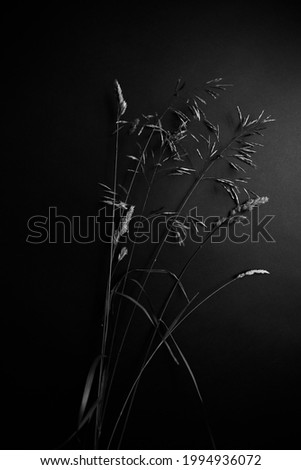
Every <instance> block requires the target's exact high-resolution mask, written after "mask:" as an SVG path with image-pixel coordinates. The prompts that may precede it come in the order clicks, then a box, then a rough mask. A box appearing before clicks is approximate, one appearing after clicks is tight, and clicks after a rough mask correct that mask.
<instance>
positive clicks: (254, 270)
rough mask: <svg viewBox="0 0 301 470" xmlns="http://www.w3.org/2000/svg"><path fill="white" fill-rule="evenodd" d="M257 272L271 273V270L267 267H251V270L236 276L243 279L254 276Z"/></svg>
mask: <svg viewBox="0 0 301 470" xmlns="http://www.w3.org/2000/svg"><path fill="white" fill-rule="evenodd" d="M255 274H271V273H270V272H269V271H267V270H266V269H250V270H249V271H245V272H243V273H241V274H238V276H236V279H242V278H243V277H245V276H254V275H255Z"/></svg>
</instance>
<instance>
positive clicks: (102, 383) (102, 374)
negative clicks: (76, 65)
mask: <svg viewBox="0 0 301 470" xmlns="http://www.w3.org/2000/svg"><path fill="white" fill-rule="evenodd" d="M118 150H119V113H118V114H117V120H116V139H115V158H114V167H113V174H114V181H113V205H112V235H111V241H110V261H109V273H108V282H107V288H106V298H105V311H104V318H103V330H102V343H101V361H100V371H99V381H98V394H97V396H98V397H99V398H100V401H99V405H98V406H97V409H96V422H95V432H94V447H95V449H97V447H98V440H99V438H100V434H101V428H102V409H103V404H104V396H105V392H106V390H105V388H106V347H107V338H108V331H109V317H110V309H111V285H112V267H113V257H114V240H115V237H114V233H115V202H116V189H117V171H118Z"/></svg>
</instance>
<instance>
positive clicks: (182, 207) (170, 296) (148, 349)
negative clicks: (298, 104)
mask: <svg viewBox="0 0 301 470" xmlns="http://www.w3.org/2000/svg"><path fill="white" fill-rule="evenodd" d="M243 134H244V132H242V133H241V134H239V135H238V136H237V135H236V136H234V137H232V138H231V139H230V141H229V142H228V143H227V144H226V145H224V147H223V148H222V149H220V152H219V157H220V158H223V153H224V152H225V151H226V150H227V149H228V148H229V147H230V146H231V145H232V144H233V142H234V141H235V140H236V139H237V138H240V137H242V136H243ZM215 160H216V159H214V160H212V161H211V162H210V163H209V164H208V165H207V166H205V168H204V170H203V172H202V173H201V174H200V175H199V176H198V177H197V178H196V180H195V182H194V184H193V185H192V186H191V188H190V189H189V191H188V192H187V193H186V195H185V197H184V199H183V201H182V202H181V204H180V207H179V209H178V211H177V215H176V217H178V216H179V215H180V214H181V212H182V210H183V209H184V207H185V205H186V203H187V202H188V200H189V199H190V197H191V195H192V193H193V192H194V191H195V189H196V188H197V186H198V185H199V183H200V181H202V180H204V179H205V175H206V174H207V172H208V170H209V169H210V168H211V167H212V165H213V164H214V162H215ZM217 228H218V227H216V228H215V229H214V230H213V231H212V232H210V234H208V236H207V238H206V239H205V240H204V242H203V243H202V245H200V246H199V247H198V249H197V250H196V251H195V252H194V253H193V254H192V256H191V257H190V259H189V260H188V261H187V262H186V264H185V266H184V267H183V269H182V271H181V273H180V276H179V277H178V279H177V280H176V281H175V283H174V286H173V287H172V289H171V291H170V294H169V296H168V298H167V300H166V302H165V305H164V307H163V310H162V311H161V314H160V317H159V322H160V320H162V318H163V315H164V313H165V311H166V309H167V306H168V304H169V302H170V300H171V298H172V296H173V294H174V292H175V289H176V287H177V285H178V284H179V282H180V280H181V278H182V277H183V276H184V274H185V272H186V271H187V269H188V267H189V266H190V264H191V262H192V261H193V259H194V258H195V257H196V255H197V253H198V252H199V250H200V249H201V248H202V246H203V245H204V243H205V242H206V241H207V240H208V239H209V238H210V237H211V236H212V234H213V233H214V231H215V230H216V229H217ZM169 231H170V229H167V232H166V234H165V236H164V237H163V239H162V242H161V244H160V245H159V247H158V249H157V251H156V252H155V255H154V258H153V261H152V264H151V266H150V269H152V268H153V266H154V264H155V263H156V261H157V258H158V256H159V254H160V252H161V250H162V248H163V246H164V244H165V242H166V240H167V237H168V235H169ZM148 277H149V274H147V276H146V279H145V280H144V283H143V285H142V288H141V291H140V294H139V296H138V301H139V298H140V296H141V294H142V289H144V287H145V285H146V283H147V281H148ZM134 312H135V307H134V309H133V312H132V315H133V314H134ZM131 318H132V317H131ZM156 333H157V328H155V331H154V332H153V335H152V337H151V340H150V343H149V346H148V348H147V351H146V353H145V356H144V362H143V363H145V361H146V359H147V357H148V354H149V352H150V350H151V347H152V344H153V341H154V339H155V336H156ZM138 384H139V380H138V381H137V383H136V385H135V388H134V390H133V394H132V398H131V403H130V405H129V409H128V413H127V417H126V419H125V423H124V428H123V431H122V436H123V434H124V431H125V426H126V424H127V421H128V417H129V413H130V410H131V407H132V404H133V401H134V397H135V394H136V391H137V387H138ZM120 444H121V440H120V441H119V445H120Z"/></svg>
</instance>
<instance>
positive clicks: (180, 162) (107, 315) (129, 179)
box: [70, 78, 274, 449]
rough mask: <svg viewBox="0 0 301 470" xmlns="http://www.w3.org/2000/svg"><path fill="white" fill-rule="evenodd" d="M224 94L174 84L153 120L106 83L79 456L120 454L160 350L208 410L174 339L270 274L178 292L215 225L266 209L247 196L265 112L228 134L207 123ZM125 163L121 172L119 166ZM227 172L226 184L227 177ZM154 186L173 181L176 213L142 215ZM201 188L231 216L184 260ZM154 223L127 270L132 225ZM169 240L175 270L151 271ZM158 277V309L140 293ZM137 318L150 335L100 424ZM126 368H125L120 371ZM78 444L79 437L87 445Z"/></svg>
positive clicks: (221, 87) (237, 122) (133, 245)
mask: <svg viewBox="0 0 301 470" xmlns="http://www.w3.org/2000/svg"><path fill="white" fill-rule="evenodd" d="M231 87H232V84H228V83H225V82H224V80H223V79H222V78H215V79H213V80H209V81H207V83H205V84H204V86H202V87H200V88H199V89H198V90H195V91H194V92H193V93H192V92H189V93H187V92H186V84H185V82H184V81H183V80H182V79H179V80H178V81H177V83H176V86H175V89H174V91H173V94H172V97H171V99H170V102H169V104H168V106H167V107H166V109H165V110H164V112H163V113H162V114H161V115H158V114H157V113H153V114H148V115H146V114H141V115H140V116H139V117H137V118H134V119H127V117H126V116H127V113H128V104H127V101H126V99H125V96H124V92H123V90H122V88H121V85H120V83H119V82H118V81H117V80H115V82H114V92H115V105H116V106H115V107H116V120H115V128H114V132H113V136H114V156H113V174H112V181H108V182H102V183H100V184H101V191H102V193H103V196H102V201H103V204H104V206H105V207H106V210H107V211H109V213H110V217H111V223H110V234H109V239H108V245H107V247H108V248H107V257H108V269H107V285H106V293H105V300H104V309H103V314H102V318H101V321H100V322H99V329H100V332H101V335H100V343H99V348H100V351H99V355H98V356H97V357H96V358H95V360H94V362H93V364H92V365H91V368H90V370H89V372H88V375H87V379H86V383H85V386H84V391H83V396H82V401H81V404H80V410H79V417H78V426H77V429H76V430H75V432H74V434H73V435H72V436H71V438H72V439H75V438H77V439H78V441H77V442H81V439H83V442H85V443H84V444H82V445H83V446H85V447H86V448H94V449H119V448H121V447H122V442H123V438H124V435H125V433H126V430H127V424H128V420H129V417H130V413H131V411H132V407H133V403H134V400H135V396H136V393H137V390H138V387H139V382H140V380H141V377H142V376H143V374H145V373H147V369H148V365H149V364H150V362H151V361H155V360H156V354H157V352H158V351H159V349H160V348H162V347H164V348H166V350H167V352H168V355H169V356H170V360H172V361H174V362H175V363H176V364H177V365H178V366H182V367H184V368H186V370H187V371H188V373H189V377H190V379H191V383H192V386H193V389H194V392H193V393H196V394H197V396H198V398H199V402H200V406H201V407H203V408H206V403H204V401H203V398H202V393H201V390H200V389H199V386H198V381H197V378H196V377H195V375H194V372H193V370H192V369H191V367H190V365H189V363H188V361H187V359H186V357H185V355H184V353H183V351H182V348H181V345H180V344H178V341H177V340H176V337H175V335H174V333H175V332H176V330H177V329H179V328H180V327H181V325H182V324H183V322H185V320H186V319H187V318H188V317H190V316H191V315H192V314H194V313H197V314H201V311H202V309H203V308H205V304H206V302H208V301H209V300H210V299H211V298H212V297H213V296H215V295H216V294H217V293H218V292H220V291H221V290H223V289H226V288H227V286H229V285H230V284H232V283H236V282H240V281H241V280H243V278H245V277H246V276H253V275H263V274H269V272H268V271H267V270H266V269H262V268H257V267H256V268H254V269H248V270H246V271H244V272H241V273H234V274H233V273H229V278H228V279H226V280H225V281H224V283H222V284H221V285H218V286H216V288H215V289H214V290H213V291H212V292H211V293H210V294H209V295H207V296H206V297H205V298H201V296H200V294H199V292H195V294H194V295H189V294H188V292H187V289H186V287H185V282H184V276H185V273H187V272H188V270H189V268H190V267H191V264H192V261H193V260H194V259H195V258H196V257H197V256H198V254H199V253H200V250H202V249H203V247H204V245H205V244H206V243H207V242H208V241H209V240H210V239H211V237H212V236H213V234H214V233H215V232H216V231H218V230H219V228H220V227H222V226H227V227H228V226H231V225H234V224H239V223H241V222H243V221H244V220H246V219H247V218H248V216H249V215H250V212H251V211H252V210H253V209H254V208H256V207H258V206H261V205H263V204H266V203H267V202H268V197H267V196H265V195H259V194H257V193H255V192H254V191H253V190H251V189H250V188H249V183H250V176H248V174H249V173H250V170H254V169H256V166H257V163H256V154H257V152H258V151H262V147H263V143H262V142H261V140H262V137H263V135H264V134H263V133H264V131H265V129H266V128H267V126H268V125H269V124H270V123H271V122H272V121H274V119H272V118H271V116H269V115H265V113H264V112H263V111H262V112H260V113H259V114H258V115H257V116H250V115H249V114H244V113H243V112H242V110H241V109H240V107H239V106H237V108H236V109H234V110H233V128H232V130H231V135H226V134H227V133H224V132H223V129H222V126H221V125H220V124H218V123H215V122H213V119H212V118H211V117H209V116H210V105H211V104H212V103H215V102H216V100H218V98H219V96H220V95H221V94H222V93H225V92H226V91H227V90H228V89H229V88H231ZM228 134H229V133H228ZM121 139H122V141H123V142H124V141H125V140H126V139H130V142H134V143H135V144H134V147H133V149H132V151H131V152H127V153H126V154H124V152H123V148H122V147H121V145H120V140H121ZM126 160H127V162H128V164H127V167H126V168H124V162H125V161H126ZM219 162H223V167H222V168H224V169H225V173H226V175H225V176H220V174H216V173H215V168H216V166H217V164H218V163H219ZM229 171H230V174H231V175H233V177H232V178H229V176H228V174H229ZM219 173H220V171H219ZM158 178H164V179H165V180H164V181H165V184H166V185H169V184H170V183H171V181H172V179H175V178H176V179H177V181H178V186H177V187H178V196H179V198H181V200H180V202H179V204H178V206H177V207H166V197H165V195H164V194H162V198H161V200H162V204H161V205H160V207H159V208H153V209H152V210H149V208H148V206H149V201H150V197H151V195H152V191H153V190H154V187H155V183H156V181H157V179H158ZM205 181H207V182H208V183H209V184H212V185H216V186H217V187H219V188H221V189H222V190H223V191H224V192H225V198H228V199H229V210H228V212H226V213H221V214H220V216H219V217H218V218H217V219H216V221H215V222H214V224H212V225H211V226H210V229H209V230H208V227H207V231H206V232H205V236H204V237H203V239H202V242H201V243H198V244H195V246H193V249H192V250H189V253H188V254H187V251H186V249H185V246H186V245H185V239H186V237H187V235H188V232H189V231H191V230H194V231H195V232H196V233H199V232H202V230H204V229H205V228H206V227H204V222H203V220H202V219H201V218H198V217H193V216H191V215H190V216H189V217H190V219H189V222H190V223H188V209H189V204H190V203H191V201H192V198H193V197H195V196H196V195H197V194H198V191H200V187H201V185H202V184H203V183H204V182H205ZM137 188H138V189H137ZM156 197H157V198H158V195H156ZM222 210H223V209H221V211H222ZM158 215H159V216H162V217H164V218H165V220H167V223H166V226H164V230H161V232H160V241H159V243H156V244H154V245H153V246H152V247H150V248H151V250H152V251H151V255H150V258H149V260H148V261H147V262H146V264H143V265H141V266H139V267H137V263H133V260H134V258H135V257H134V254H135V251H136V250H137V246H138V240H139V230H140V228H139V224H138V228H137V222H139V220H140V218H141V219H142V217H146V218H148V219H151V218H153V217H155V216H158ZM134 221H135V230H134V229H133V222H134ZM140 227H141V226H140ZM130 233H131V237H129V234H130ZM170 240H173V243H176V244H177V245H178V246H179V248H178V249H179V255H178V256H179V260H180V262H181V264H182V266H181V269H180V270H179V272H173V271H172V270H170V269H168V267H166V268H164V269H163V268H162V267H160V266H158V260H159V259H160V255H161V254H162V250H163V248H164V247H165V245H166V243H167V242H168V241H170ZM162 276H163V277H165V276H166V277H168V278H169V282H170V281H171V282H172V285H171V287H170V284H168V283H167V284H166V286H167V292H166V297H165V300H164V302H163V303H162V305H161V306H160V308H159V309H158V308H156V306H154V305H153V299H152V298H151V296H150V295H149V294H148V286H149V282H150V280H152V283H155V282H156V280H158V282H160V283H161V282H162ZM133 286H135V289H134V290H133ZM133 292H134V294H133ZM176 292H180V293H181V295H182V298H183V302H184V305H183V306H181V307H179V309H178V311H176V312H173V316H172V318H170V315H169V316H168V318H167V316H166V313H167V311H168V308H169V306H170V305H171V302H172V299H173V297H174V295H175V293H176ZM125 309H126V312H127V315H126V324H125V323H124V318H125V314H124V311H125ZM135 315H142V316H144V318H145V321H146V322H148V324H149V328H150V331H151V334H150V337H149V339H148V343H147V344H146V345H145V350H144V353H143V355H142V356H143V357H140V366H139V370H138V372H137V373H136V375H135V377H134V379H133V380H132V383H131V384H130V385H128V383H125V384H124V389H123V390H122V393H120V396H121V397H122V398H121V401H120V402H118V403H117V404H116V406H115V407H114V413H115V415H114V413H113V416H112V412H111V411H110V413H111V414H110V419H108V413H109V412H108V410H112V407H111V408H110V400H114V399H115V397H116V393H115V394H113V393H112V390H113V389H114V383H115V380H116V374H118V363H119V361H120V358H121V357H122V353H123V351H124V348H125V345H126V342H127V340H128V338H129V330H130V326H131V323H132V321H133V318H134V316H135ZM137 354H138V352H137ZM139 354H141V351H139ZM128 367H129V368H130V367H131V365H130V364H128ZM204 416H206V413H205V414H204ZM206 426H207V430H208V435H209V437H210V442H211V445H212V448H213V449H215V448H216V446H217V444H216V442H215V439H214V432H213V430H212V429H211V425H210V419H208V420H206ZM83 436H86V437H85V439H84V438H83ZM87 436H88V437H87ZM71 438H70V439H71Z"/></svg>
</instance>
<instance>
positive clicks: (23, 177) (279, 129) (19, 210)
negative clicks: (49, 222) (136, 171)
mask: <svg viewBox="0 0 301 470" xmlns="http://www.w3.org/2000/svg"><path fill="white" fill-rule="evenodd" d="M297 16H298V15H297V11H296V10H294V8H285V7H284V6H279V7H277V6H275V5H273V6H271V7H269V6H266V7H264V8H263V7H262V6H260V5H256V4H253V5H251V4H246V3H235V2H231V4H230V3H229V5H228V4H224V6H223V7H220V6H219V5H218V4H216V5H214V6H212V7H208V6H205V5H204V4H202V3H201V2H183V3H181V4H177V3H176V2H170V3H158V4H156V3H151V4H149V3H144V2H140V4H139V5H137V6H135V5H132V4H131V3H129V2H128V3H127V4H126V5H124V6H123V7H121V6H118V5H113V4H112V5H111V6H109V7H108V8H107V10H106V11H104V9H103V7H102V6H99V7H96V8H91V9H89V8H87V7H86V8H84V9H82V10H81V9H80V8H79V7H72V8H70V10H68V9H67V8H65V9H64V10H62V9H58V10H56V9H54V7H44V8H43V9H41V10H40V9H34V8H28V7H26V8H25V7H23V8H22V9H17V8H15V9H13V8H12V9H10V10H8V11H7V12H6V15H5V17H4V19H5V25H4V33H5V34H4V42H5V45H6V52H5V59H6V60H7V65H6V67H5V72H4V74H5V78H6V77H7V78H8V84H7V85H6V86H5V87H4V88H3V95H4V98H5V99H6V103H7V104H8V106H7V111H6V115H5V116H6V120H5V128H7V131H8V133H7V136H8V137H7V139H6V142H5V143H6V144H8V146H7V150H5V155H4V158H5V160H6V161H8V163H9V165H12V166H11V167H10V168H9V172H8V173H7V178H5V182H6V183H8V187H7V190H6V191H5V194H4V198H6V199H5V209H4V216H3V217H5V221H6V222H5V223H6V224H7V221H8V222H9V223H10V224H13V225H9V227H13V230H8V228H7V225H6V230H5V233H4V241H3V244H2V245H3V247H4V254H7V255H8V256H7V259H8V263H7V267H6V268H5V272H6V279H7V280H8V281H9V287H10V290H7V289H6V290H5V293H6V292H8V302H7V303H6V304H4V305H5V308H4V312H3V314H2V315H3V316H2V319H3V329H2V335H3V343H4V344H5V354H4V355H2V360H3V372H2V377H3V384H4V385H3V386H2V392H3V393H4V398H3V401H2V405H3V408H4V409H5V410H7V413H4V415H5V416H4V417H3V425H2V431H4V436H3V439H2V446H3V448H31V449H35V448H44V449H47V448H57V447H58V446H59V445H60V443H61V442H62V441H63V440H64V438H65V437H66V436H67V435H68V433H69V432H70V431H71V430H73V428H74V425H75V423H76V415H77V409H78V404H79V401H80V395H81V391H82V388H83V384H84V380H85V375H86V373H87V370H88V367H89V365H90V362H91V360H92V359H93V357H94V355H95V354H96V352H97V351H98V347H97V344H96V340H97V337H98V331H97V325H98V322H99V315H100V313H101V306H102V302H103V294H104V283H105V271H104V255H105V252H104V249H103V247H101V246H100V245H99V244H92V245H81V246H79V245H76V244H72V245H65V246H64V245H62V244H59V245H52V246H51V245H40V246H29V245H28V244H26V242H25V238H26V234H27V233H26V222H27V220H28V218H29V217H31V216H32V215H34V214H47V211H48V207H49V206H57V207H58V210H59V211H60V212H61V213H63V214H65V215H70V216H71V215H83V216H84V215H91V214H94V213H96V212H97V210H98V208H99V200H100V193H99V187H98V185H97V183H98V182H99V181H105V182H106V181H108V179H109V178H110V172H111V169H112V167H111V163H110V161H111V160H110V158H111V151H112V141H111V139H110V138H109V137H108V136H109V135H110V132H111V129H112V122H113V119H114V115H113V102H112V82H113V79H114V78H116V77H117V78H118V79H119V81H120V83H122V87H123V89H124V93H125V95H126V99H127V101H128V103H129V107H130V108H131V109H130V111H129V112H130V113H131V116H135V113H138V112H146V113H148V112H151V111H154V110H157V111H158V112H160V111H162V110H163V108H164V106H165V105H166V104H167V101H168V98H169V96H170V93H171V91H172V90H173V87H174V84H175V82H176V80H177V78H178V77H179V76H182V77H183V78H184V79H185V80H187V82H188V83H189V84H191V86H195V85H198V84H199V83H202V82H204V81H206V80H208V79H210V78H214V77H218V76H222V77H225V80H226V81H227V82H231V83H234V85H235V87H234V88H233V90H231V91H229V92H228V95H227V97H225V99H224V100H223V101H222V102H221V108H220V109H221V112H222V113H224V115H225V116H226V118H229V115H230V114H231V113H232V112H234V109H235V106H236V104H239V105H240V107H241V108H242V109H243V110H245V111H247V112H249V111H250V112H254V113H257V114H258V113H259V112H260V111H261V109H265V110H266V111H267V113H268V114H272V115H273V117H275V118H276V119H277V121H276V122H275V123H274V124H273V125H271V127H270V128H269V129H268V130H267V132H266V134H265V139H264V143H265V149H264V150H263V151H262V152H260V155H259V156H258V159H257V162H258V166H259V169H258V171H257V172H252V180H253V183H252V188H254V189H255V190H256V191H258V192H259V193H260V194H263V195H268V196H269V197H270V202H269V205H268V206H266V207H265V208H264V211H263V213H270V214H275V216H276V217H275V219H274V220H273V222H272V223H271V225H270V228H271V231H272V234H273V236H274V238H275V239H276V243H274V244H266V243H264V242H261V243H259V244H245V245H241V246H235V245H233V244H230V243H226V244H223V245H222V246H213V247H212V246H211V247H209V248H208V250H204V252H203V254H202V257H200V258H199V259H198V261H197V262H195V263H194V264H193V267H192V270H191V272H190V274H189V275H188V276H187V277H186V278H185V282H186V285H187V286H188V290H189V292H190V294H192V293H194V292H195V291H196V290H200V291H201V293H202V294H204V295H205V294H207V293H208V292H210V291H211V290H212V288H214V287H216V286H217V285H219V284H220V283H221V282H222V281H223V280H226V279H228V278H229V277H230V276H231V275H232V274H234V273H236V272H240V271H242V270H244V269H249V268H253V267H262V268H266V269H268V270H269V271H270V272H271V273H272V275H271V276H269V277H268V276H266V277H262V278H250V279H245V280H243V281H242V282H241V283H240V284H238V283H237V284H234V285H232V286H231V287H230V288H229V289H228V290H227V291H224V292H223V293H221V295H220V296H219V297H218V298H216V299H215V300H214V301H213V302H211V303H208V304H207V308H206V310H204V311H202V312H200V313H199V314H196V315H195V316H193V317H192V318H191V319H190V320H189V321H188V322H187V324H186V325H185V326H184V325H183V328H182V329H181V331H180V332H179V334H178V339H179V343H180V344H181V345H182V347H183V351H185V354H186V356H187V358H188V359H189V361H190V364H191V367H192V368H193V370H194V371H195V374H196V376H197V379H198V382H199V385H200V388H201V390H202V392H203V395H204V399H205V401H206V404H207V407H208V412H209V414H210V416H211V422H212V428H213V432H214V435H215V439H216V442H217V446H218V448H219V449H221V448H224V449H225V448H229V449H238V448H240V449H254V448H257V449H258V448H261V449H265V448H272V449H273V448H274V449H276V448H298V447H299V446H300V440H299V423H300V411H301V406H300V383H299V382H300V375H301V374H300V365H301V344H300V338H301V320H300V306H301V290H300V278H301V276H300V252H301V242H300V231H301V219H300V180H301V163H300V162H301V160H300V159H301V137H300V130H301V106H300V105H301V89H300V81H301V58H300V45H301V32H300V26H299V23H298V18H297ZM250 174H251V173H250ZM168 196H169V201H170V204H172V203H176V199H177V198H180V196H181V193H179V194H178V193H177V191H172V194H169V195H168ZM12 202H13V203H12ZM8 243H12V245H11V246H10V247H8V246H7V244H8ZM174 250H175V249H174V248H173V249H169V250H166V253H164V256H165V258H164V263H167V264H168V266H169V267H170V268H172V269H174V270H176V271H178V270H179V269H180V260H181V258H180V256H179V253H180V252H179V249H176V256H175V251H174ZM188 251H189V247H188ZM162 263H163V261H162ZM160 295H161V294H160V291H159V293H158V298H157V300H158V301H160V299H159V296H160ZM162 295H163V294H162ZM132 341H133V345H132V348H133V349H135V345H134V341H137V350H138V351H139V350H140V349H139V348H140V347H141V344H140V343H139V340H137V338H136V335H135V334H134V335H133V338H132ZM128 354H129V358H130V359H129V361H128V362H126V364H129V362H130V361H131V358H132V357H134V356H133V350H131V348H130V350H129V351H128ZM158 358H159V356H158ZM161 359H162V360H158V361H157V362H154V364H153V365H152V366H151V367H150V369H149V373H148V375H147V376H146V377H145V379H144V381H143V383H142V384H141V389H140V393H139V395H138V397H137V402H136V406H135V408H134V412H133V415H132V419H131V421H130V424H129V429H128V434H127V437H126V439H125V441H124V448H129V449H131V448H132V449H133V448H137V449H139V448H140V449H142V448H144V449H147V448H150V449H160V448H163V449H168V448H169V449H173V448H183V449H185V448H186V449H188V448H189V449H193V448H194V449H201V448H208V447H209V445H210V444H209V443H208V440H207V438H206V434H205V431H204V425H203V421H202V415H201V413H200V412H199V408H198V403H197V399H196V397H195V393H194V391H193V387H192V386H191V384H190V382H189V377H188V376H187V374H186V373H185V372H183V371H178V370H177V368H176V367H174V366H172V365H170V366H169V361H168V358H167V357H166V355H162V357H161ZM167 365H168V366H167Z"/></svg>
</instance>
